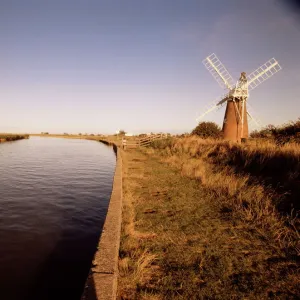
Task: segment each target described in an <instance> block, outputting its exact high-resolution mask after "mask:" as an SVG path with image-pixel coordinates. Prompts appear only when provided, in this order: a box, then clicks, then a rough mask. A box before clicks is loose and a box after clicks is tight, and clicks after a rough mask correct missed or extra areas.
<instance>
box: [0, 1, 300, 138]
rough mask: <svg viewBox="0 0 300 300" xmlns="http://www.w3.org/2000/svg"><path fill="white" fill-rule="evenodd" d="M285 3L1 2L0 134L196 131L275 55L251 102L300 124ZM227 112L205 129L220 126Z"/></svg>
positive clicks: (293, 36)
mask: <svg viewBox="0 0 300 300" xmlns="http://www.w3.org/2000/svg"><path fill="white" fill-rule="evenodd" d="M282 3H283V1H280V2H279V0H252V1H246V0H245V1H240V0H226V1H223V0H209V1H206V0H180V1H179V0H126V1H125V0H118V1H117V0H97V1H96V0H95V1H92V0H70V1H67V0H51V1H42V0H36V1H33V0H27V1H24V0H1V1H0V43H1V47H0V111H1V118H0V132H1V131H2V132H41V131H49V132H53V133H54V132H55V133H59V132H70V133H77V132H89V133H98V132H99V133H114V132H115V131H116V130H117V129H125V130H126V131H128V132H132V133H139V132H145V131H146V132H149V131H153V132H155V131H168V132H172V133H177V132H178V133H179V132H188V131H191V130H192V129H193V128H194V127H195V126H196V124H197V123H196V118H197V117H198V115H199V114H201V113H202V112H203V110H204V107H205V106H206V105H207V104H209V103H210V102H212V101H213V100H215V99H216V98H217V97H219V95H221V94H222V93H223V91H222V89H221V88H220V87H219V86H218V84H217V83H216V82H215V80H214V79H213V77H212V76H211V75H210V73H209V72H208V71H207V70H206V69H205V68H204V66H203V65H202V60H203V59H204V58H205V57H206V56H208V55H209V54H211V53H212V52H214V53H216V54H217V56H218V57H219V58H220V59H221V61H222V62H223V63H224V64H225V66H226V67H227V69H228V70H229V72H230V73H231V75H232V76H233V77H234V78H238V77H239V74H240V72H241V71H245V72H249V73H250V72H252V71H253V70H255V69H256V68H257V67H259V66H260V65H261V64H263V63H265V62H266V61H267V60H269V59H270V58H272V57H275V58H276V59H277V60H278V61H279V63H280V64H281V66H282V68H283V69H282V70H281V71H280V72H279V73H278V74H276V75H275V76H274V77H272V78H271V79H269V80H268V81H267V82H265V83H264V84H262V85H261V86H259V87H258V88H257V89H255V90H254V91H253V92H252V93H251V96H250V99H249V103H250V104H251V106H252V107H253V109H254V112H255V115H256V116H257V117H258V118H259V119H260V120H261V121H262V122H263V123H264V124H275V125H277V124H281V123H284V122H287V121H289V120H296V119H298V117H300V114H299V111H300V101H299V93H300V72H299V71H300V59H299V57H300V21H299V19H300V15H299V11H297V10H295V7H294V8H293V9H292V7H289V6H286V5H284V4H282ZM223 115H224V108H223V109H222V110H220V111H217V112H215V113H212V114H210V115H208V116H207V117H206V118H205V119H204V120H212V121H215V122H217V123H218V124H220V125H221V124H222V119H223Z"/></svg>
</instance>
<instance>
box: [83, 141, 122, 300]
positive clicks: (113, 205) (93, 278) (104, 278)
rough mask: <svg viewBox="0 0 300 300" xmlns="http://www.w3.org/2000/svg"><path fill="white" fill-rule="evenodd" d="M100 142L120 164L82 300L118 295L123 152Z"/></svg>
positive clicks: (112, 144)
mask: <svg viewBox="0 0 300 300" xmlns="http://www.w3.org/2000/svg"><path fill="white" fill-rule="evenodd" d="M99 142H101V143H103V144H106V145H108V146H112V147H113V149H114V152H115V153H116V159H117V161H116V169H115V174H114V181H113V188H112V193H111V197H110V201H109V207H108V211H107V215H106V218H105V223H104V227H103V230H102V234H101V236H100V240H99V242H98V246H97V251H96V253H95V255H94V259H93V262H92V266H91V269H90V273H89V276H88V278H87V281H86V284H85V288H84V291H83V295H82V298H81V299H82V300H96V299H97V300H114V299H116V294H117V280H118V257H119V245H120V232H121V220H122V199H123V186H122V156H121V151H122V150H121V149H118V148H117V146H116V145H115V144H114V143H111V142H108V141H107V140H101V139H100V140H99Z"/></svg>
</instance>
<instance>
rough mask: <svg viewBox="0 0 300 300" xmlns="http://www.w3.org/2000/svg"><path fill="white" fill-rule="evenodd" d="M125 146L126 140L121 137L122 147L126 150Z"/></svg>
mask: <svg viewBox="0 0 300 300" xmlns="http://www.w3.org/2000/svg"><path fill="white" fill-rule="evenodd" d="M126 146H127V143H126V140H125V139H124V138H123V139H122V148H123V149H124V150H126Z"/></svg>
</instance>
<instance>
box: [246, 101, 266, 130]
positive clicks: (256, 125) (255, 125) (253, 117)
mask: <svg viewBox="0 0 300 300" xmlns="http://www.w3.org/2000/svg"><path fill="white" fill-rule="evenodd" d="M247 115H248V117H249V119H250V125H251V129H252V130H254V129H261V128H262V127H263V126H264V125H263V122H262V121H261V120H260V118H258V117H257V113H256V112H255V111H254V109H253V107H252V106H250V105H249V103H248V102H247Z"/></svg>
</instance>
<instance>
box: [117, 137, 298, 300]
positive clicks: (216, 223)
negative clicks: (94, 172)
mask: <svg viewBox="0 0 300 300" xmlns="http://www.w3.org/2000/svg"><path fill="white" fill-rule="evenodd" d="M161 143H163V142H161ZM203 144H204V145H202V148H201V147H200V146H201V142H199V141H196V140H195V139H191V140H178V142H175V143H173V142H170V141H169V142H166V143H165V144H160V145H159V143H158V144H157V145H156V147H155V149H153V148H149V149H128V150H127V151H125V152H123V193H124V197H123V214H122V231H121V244H120V252H119V255H120V258H119V280H118V299H189V298H190V299H202V298H204V299H205V298H207V299H243V298H247V299H269V298H280V299H286V298H289V299H296V298H297V297H299V296H300V294H299V290H300V281H299V233H298V232H297V230H295V223H296V221H295V219H293V218H294V217H295V216H294V215H290V217H285V218H284V217H283V216H281V215H280V213H279V212H278V209H277V207H276V201H274V200H277V198H278V197H279V196H278V194H276V193H275V191H273V190H272V189H270V188H268V187H267V186H264V185H263V184H260V183H259V182H257V181H255V180H254V179H253V178H252V177H249V176H248V175H247V174H246V173H245V172H244V173H242V172H239V171H238V169H237V168H233V167H232V164H233V163H234V162H233V161H230V160H229V159H227V160H225V158H226V155H227V156H228V158H231V159H232V160H233V159H234V157H235V158H236V161H235V163H237V161H238V155H235V156H233V155H230V152H228V150H230V151H232V150H233V149H231V148H230V147H229V148H226V147H223V148H222V147H220V145H219V146H218V145H217V144H216V143H211V144H210V145H209V142H208V143H206V145H205V142H204V143H203ZM238 147H239V146H238ZM258 150H259V149H258ZM260 150H261V149H260ZM235 151H236V153H241V152H238V149H236V150H235ZM244 151H246V148H245V149H244ZM286 151H287V154H289V153H290V154H291V159H292V160H293V161H294V158H293V157H295V155H296V154H297V153H296V150H295V149H294V150H293V151H290V152H288V151H289V150H286ZM217 154H218V155H217ZM252 154H253V160H254V158H255V157H257V153H255V151H254V150H253V152H252ZM273 154H274V157H277V156H276V152H275V149H274V152H273ZM222 155H223V156H222ZM249 155H250V154H249ZM270 155H271V154H270V153H267V152H266V159H265V160H263V161H262V163H264V164H265V165H266V164H267V162H266V160H267V157H270ZM293 155H294V156H293ZM216 157H217V158H218V159H220V161H218V160H217V159H216ZM278 157H279V158H278V159H280V157H281V158H282V155H281V156H280V155H279V156H278ZM239 158H240V157H239ZM246 158H247V159H246V160H245V164H246V165H247V163H248V165H249V164H250V166H251V163H250V162H249V161H250V157H249V156H246ZM221 159H223V160H222V161H223V162H222V164H221ZM298 161H299V160H298ZM226 162H227V163H228V164H226ZM252 164H253V165H254V164H257V162H254V161H253V162H252ZM259 166H260V167H261V165H258V166H257V167H259ZM297 166H299V165H297ZM245 171H247V169H246V170H245ZM293 222H294V223H293ZM293 225H294V227H293Z"/></svg>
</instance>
